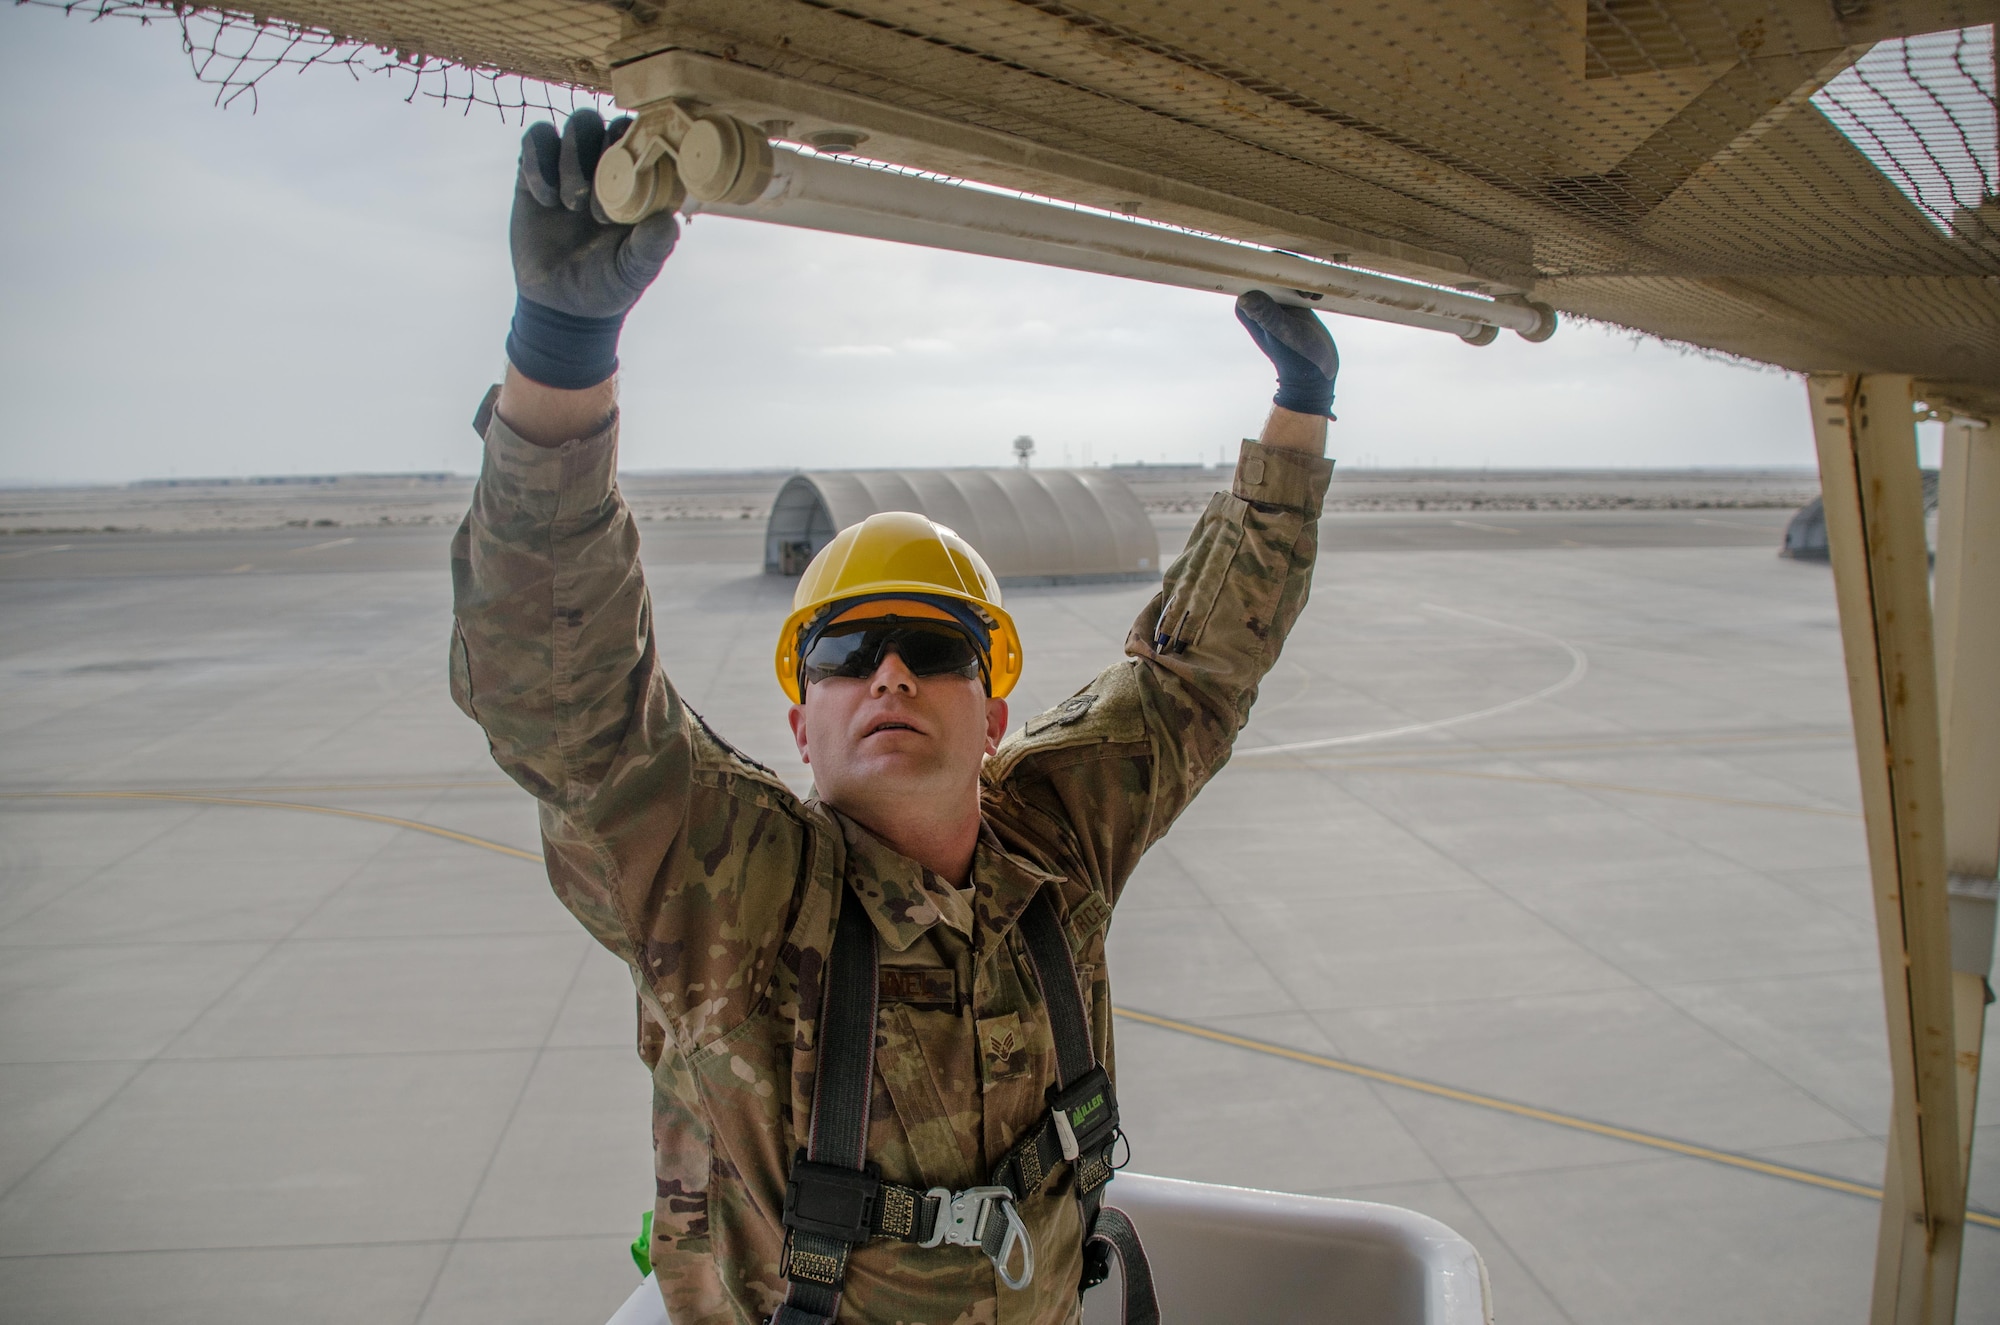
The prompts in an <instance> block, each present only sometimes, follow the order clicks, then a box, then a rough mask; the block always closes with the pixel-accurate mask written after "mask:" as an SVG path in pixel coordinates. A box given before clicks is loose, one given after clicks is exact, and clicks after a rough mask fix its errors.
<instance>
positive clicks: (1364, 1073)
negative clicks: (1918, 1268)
mask: <svg viewBox="0 0 2000 1325" xmlns="http://www.w3.org/2000/svg"><path fill="white" fill-rule="evenodd" d="M1112 1011H1113V1012H1115V1013H1117V1014H1118V1015H1119V1016H1121V1017H1123V1018H1125V1019H1126V1020H1128V1021H1136V1022H1139V1023H1141V1024H1142V1025H1146V1026H1157V1027H1159V1028H1160V1029H1161V1030H1166V1031H1173V1032H1175V1033H1176V1034H1179V1035H1191V1036H1194V1037H1195V1038H1196V1039H1201V1040H1213V1041H1214V1042H1215V1043H1217V1044H1227V1045H1231V1046H1233V1047H1235V1048H1238V1049H1248V1050H1250V1051H1251V1052H1252V1053H1260V1054H1269V1055H1270V1056H1272V1057H1273V1058H1289V1059H1291V1060H1292V1061H1293V1062H1295V1063H1304V1064H1306V1065H1307V1066H1309V1067H1323V1068H1326V1069H1328V1070H1329V1071H1333V1072H1344V1073H1346V1074H1347V1075H1348V1076H1354V1077H1361V1078H1364V1079H1365V1080H1368V1081H1379V1082H1381V1083H1382V1084H1383V1085H1385V1086H1397V1087H1400V1088H1401V1089H1403V1090H1414V1091H1417V1092H1419V1093H1420V1094H1424V1095H1432V1096H1435V1097H1437V1098H1438V1099H1445V1100H1455V1101H1457V1102H1458V1103H1460V1104H1471V1105H1476V1106H1478V1107H1479V1108H1482V1109H1492V1110H1495V1111H1496V1112H1499V1113H1511V1114H1513V1115H1514V1116H1516V1117H1518V1118H1532V1119H1533V1120H1534V1121H1536V1122H1541V1123H1551V1124H1553V1125H1555V1126H1557V1127H1567V1128H1570V1129H1571V1130H1573V1131H1578V1132H1590V1133H1593V1134H1595V1135H1597V1136H1605V1137H1610V1138H1611V1139H1612V1140H1614V1141H1629V1142H1631V1143H1632V1144H1633V1145H1638V1146H1649V1147H1651V1148H1652V1149H1654V1150H1665V1151H1669V1152H1671V1153H1673V1154H1676V1155H1686V1156H1688V1157H1689V1158H1691V1159H1702V1160H1707V1161H1708V1162H1709V1163H1711V1164H1724V1165H1727V1166H1728V1167H1730V1168H1734V1169H1745V1170H1748V1171H1749V1172H1751V1173H1761V1174H1763V1175H1764V1176H1765V1177H1767V1178H1783V1179H1785V1180H1786V1181H1788V1182H1798V1183H1804V1184H1805V1185H1807V1186H1809V1187H1823V1188H1825V1189H1826V1190H1827V1191H1832V1192H1842V1193H1844V1194H1846V1195H1848V1196H1863V1197H1866V1198H1868V1199H1869V1200H1871V1201H1879V1200H1881V1199H1882V1189H1881V1188H1880V1187H1870V1186H1867V1185H1865V1184H1863V1183H1858V1182H1849V1181H1847V1180H1846V1179H1845V1178H1833V1177H1829V1176H1827V1175H1826V1174H1824V1173H1814V1172H1812V1171H1811V1170H1810V1169H1795V1168H1792V1167H1791V1166H1790V1165H1788V1164H1773V1163H1771V1162H1770V1161H1769V1160H1764V1159H1755V1158H1752V1157H1751V1156H1749V1155H1739V1154H1736V1153H1734V1152H1732V1151H1728V1150H1715V1149H1713V1148H1711V1147H1709V1146H1698V1145H1695V1144H1693V1143H1691V1142H1688V1141H1676V1140H1674V1139H1673V1138H1672V1137H1670V1136H1657V1135H1655V1134H1654V1133H1652V1132H1640V1131H1636V1130H1634V1129H1632V1128H1630V1127H1614V1126H1612V1125H1611V1124H1610V1123H1600V1122H1593V1121H1592V1120H1591V1119H1588V1118H1578V1117H1576V1116H1575V1115H1574V1114H1567V1113H1557V1112H1556V1111H1555V1110H1553V1109H1541V1108H1537V1107H1535V1106H1534V1105H1532V1104H1517V1103H1515V1102H1514V1101H1513V1100H1505V1099H1501V1098H1499V1097H1498V1096H1495V1095H1481V1094H1479V1093H1478V1092H1477V1091H1470V1090H1460V1089H1459V1088H1458V1087H1456V1086H1445V1085H1440V1084H1438V1083H1437V1082H1435V1081H1426V1080H1424V1079H1423V1078H1422V1077H1411V1076H1404V1075H1403V1074H1402V1073H1400V1072H1385V1071H1384V1070H1382V1069H1381V1068H1379V1067H1366V1066H1363V1065H1362V1064H1360V1063H1350V1062H1348V1061H1347V1060H1345V1059H1341V1058H1329V1057H1327V1056H1326V1055H1325V1054H1315V1053H1308V1052H1307V1051H1305V1050H1303V1049H1292V1048H1288V1047H1287V1046H1285V1045H1282V1044H1272V1043H1270V1042H1269V1041H1266V1040H1253V1039H1251V1038H1249V1037H1248V1036H1244V1035H1232V1034H1230V1033H1229V1032H1228V1031H1218V1030H1211V1029H1210V1028H1208V1027H1207V1026H1198V1025H1196V1024H1195V1023H1193V1022H1189V1021H1175V1020H1174V1019H1173V1018H1172V1017H1159V1016H1155V1015H1153V1014H1152V1013H1150V1012H1139V1011H1135V1010H1134V1009H1132V1008H1121V1007H1114V1008H1113V1009H1112ZM1965 1222H1967V1223H1968V1224H1981V1225H1984V1226H1985V1227H1987V1228H2000V1215H1989V1214H1984V1213H1981V1212H1980V1211H1977V1210H1968V1211H1966V1212H1965Z"/></svg>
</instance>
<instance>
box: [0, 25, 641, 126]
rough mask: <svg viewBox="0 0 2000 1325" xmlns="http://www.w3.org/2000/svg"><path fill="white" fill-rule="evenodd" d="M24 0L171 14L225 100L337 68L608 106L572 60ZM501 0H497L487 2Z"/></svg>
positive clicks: (455, 101)
mask: <svg viewBox="0 0 2000 1325" xmlns="http://www.w3.org/2000/svg"><path fill="white" fill-rule="evenodd" d="M14 4H15V5H16V6H17V7H21V8H34V9H54V10H58V11H61V12H62V13H64V14H68V15H72V16H80V17H84V18H88V19H90V20H92V21H98V20H104V19H129V20H135V21H137V22H140V23H146V24H152V23H171V24H174V25H176V26H177V27H178V29H179V31H180V38H181V49H182V50H183V51H184V52H185V53H186V54H187V57H188V63H189V65H190V66H191V68H192V70H193V73H194V76H195V78H196V80H197V81H199V82H201V83H204V84H206V85H208V86H211V87H213V88H215V101H216V104H217V105H219V106H238V105H248V106H249V107H250V108H252V109H255V107H256V105H257V102H258V97H259V90H260V88H262V87H263V85H264V83H265V81H266V80H267V79H268V78H270V77H271V75H273V74H276V73H280V72H286V71H289V72H294V73H297V72H303V71H305V70H307V69H327V70H338V71H342V72H345V73H346V74H348V75H349V76H350V77H354V78H361V77H363V76H369V77H380V78H391V79H394V80H397V81H399V82H400V83H402V84H403V85H404V86H405V87H406V88H407V99H408V100H410V101H412V102H415V101H434V102H438V103H440V104H443V105H455V106H461V107H463V108H464V109H466V110H471V109H472V108H473V107H475V106H483V107H488V108H491V109H494V110H497V111H499V112H500V113H501V114H502V115H503V116H508V117H510V118H517V119H518V118H525V117H527V116H530V115H558V116H560V115H566V114H568V113H569V112H570V111H573V110H575V109H576V108H577V107H579V106H584V105H591V106H600V107H601V106H602V105H604V104H605V103H606V100H607V99H606V97H605V95H604V92H603V90H602V89H601V87H600V86H598V85H597V78H596V75H599V74H601V72H602V71H601V70H597V69H594V68H593V69H578V68H577V67H576V66H575V65H574V64H572V65H570V66H568V67H566V72H567V73H568V74H569V77H567V78H564V79H562V80H561V81H554V82H552V81H550V80H548V79H546V78H539V77H533V76H529V75H527V74H524V73H522V72H519V71H514V70H509V69H505V68H499V67H495V66H492V65H489V64H482V63H467V62H464V61H460V60H454V59H449V58H444V57H440V56H438V55H436V54H434V53H431V52H428V51H426V50H425V49H422V48H421V47H398V46H395V45H393V44H379V43H375V42H370V41H367V40H356V39H354V38H351V37H348V36H345V35H343V34H341V33H338V32H335V31H331V30H328V29H325V28H316V27H313V26H310V25H308V24H304V23H298V22H285V21H281V20H274V19H271V18H269V17H268V16H265V15H262V14H257V13H252V12H249V11H237V10H231V9H203V8H197V7H195V6H192V5H187V4H175V3H171V0H165V2H163V0H14ZM487 7H488V8H496V7H497V6H487Z"/></svg>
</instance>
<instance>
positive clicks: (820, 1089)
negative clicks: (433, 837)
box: [771, 888, 1159, 1325]
mask: <svg viewBox="0 0 2000 1325" xmlns="http://www.w3.org/2000/svg"><path fill="white" fill-rule="evenodd" d="M1020 929H1021V938H1022V942H1023V944H1024V946H1025V947H1026V949H1027V953H1028V960H1029V963H1030V964H1031V965H1032V966H1033V967H1034V968H1035V979H1036V983H1037V984H1038V985H1040V986H1041V990H1042V1002H1043V1003H1044V1005H1045V1006H1046V1007H1047V1009H1048V1017H1049V1032H1050V1036H1051V1038H1052V1039H1053V1040H1054V1041H1055V1049H1056V1084H1055V1085H1054V1086H1053V1087H1051V1088H1050V1090H1049V1111H1048V1113H1046V1114H1045V1115H1043V1117H1042V1120H1041V1121H1040V1123H1038V1124H1037V1125H1036V1126H1035V1127H1033V1128H1031V1129H1030V1130H1029V1132H1028V1134H1027V1135H1026V1136H1024V1137H1022V1138H1021V1139H1020V1140H1019V1141H1017V1142H1016V1143H1015V1144H1014V1147H1013V1149H1011V1150H1009V1151H1008V1152H1007V1154H1006V1156H1005V1157H1004V1158H1002V1159H1001V1161H1000V1163H998V1164H997V1165H995V1166H994V1169H993V1173H992V1175H991V1176H990V1178H989V1179H988V1182H989V1184H990V1186H989V1187H987V1188H983V1189H979V1188H975V1189H972V1190H971V1191H969V1192H966V1193H951V1192H946V1191H944V1190H942V1189H934V1190H932V1191H929V1192H922V1191H918V1190H917V1189H916V1188H913V1187H904V1186H902V1185H900V1184H898V1183H891V1182H884V1181H882V1178H881V1175H880V1174H879V1173H878V1172H877V1171H876V1170H875V1169H874V1168H872V1167H871V1166H869V1164H868V1163H867V1154H868V1102H869V1096H870V1090H871V1085H872V1079H873V1076H874V1070H875V1016H876V1011H877V1000H878V997H879V992H880V985H879V979H880V977H879V975H878V973H877V970H876V957H875V932H874V926H873V924H872V923H871V922H870V921H869V919H868V915H867V912H866V911H864V910H863V909H862V907H861V903H860V901H859V899H858V898H856V897H855V896H854V894H853V892H852V890H851V889H846V888H843V889H842V890H841V907H840V920H839V924H838V926H837V928H836V930H835V933H834V941H833V951H832V953H831V954H830V955H829V957H828V959H827V973H826V984H825V988H824V991H823V993H822V995H821V1001H820V1033H819V1046H818V1050H819V1068H818V1076H817V1078H816V1079H815V1081H814V1083H813V1114H812V1121H811V1124H810V1126H809V1129H808V1145H807V1148H806V1149H805V1150H802V1151H800V1152H799V1153H798V1154H797V1155H796V1156H794V1157H793V1160H792V1168H791V1173H790V1175H789V1176H788V1178H787V1180H786V1184H785V1210H784V1223H785V1230H786V1231H785V1252H784V1260H783V1263H782V1264H781V1266H780V1267H779V1268H780V1272H781V1273H783V1274H784V1276H785V1278H786V1280H787V1281H788V1284H789V1287H788V1291H787V1292H786V1295H785V1301H784V1304H783V1305H782V1306H780V1307H779V1308H778V1311H777V1314H776V1315H774V1316H772V1317H771V1325H832V1322H833V1320H834V1318H835V1317H836V1316H837V1315H838V1314H839V1312H840V1296H841V1289H842V1285H843V1284H844V1283H845V1281H846V1277H847V1258H848V1256H849V1254H850V1253H851V1252H852V1250H853V1248H854V1247H856V1246H858V1245H860V1244H861V1243H864V1242H867V1241H868V1240H869V1239H870V1238H872V1237H890V1238H897V1239H900V1240H902V1241H905V1242H915V1243H918V1244H920V1245H923V1246H927V1247H934V1246H937V1245H938V1244H939V1242H941V1241H943V1240H944V1239H945V1237H946V1234H947V1231H948V1230H953V1229H955V1227H956V1226H955V1225H953V1224H950V1223H946V1224H945V1225H944V1227H942V1228H941V1227H940V1224H941V1223H942V1222H943V1221H947V1220H956V1219H958V1218H960V1217H961V1216H962V1212H961V1209H960V1203H959V1202H957V1201H955V1200H954V1197H958V1196H962V1197H964V1199H965V1201H967V1202H971V1201H975V1200H977V1201H978V1202H979V1208H980V1209H981V1210H985V1209H987V1207H988V1204H989V1199H990V1198H989V1194H990V1197H997V1198H999V1200H1000V1202H1001V1203H1002V1205H1003V1206H1004V1205H1005V1201H1006V1198H1007V1196H1008V1195H1009V1194H1010V1193H1011V1194H1012V1197H1013V1199H1014V1201H1016V1202H1019V1201H1023V1200H1026V1199H1027V1198H1028V1197H1029V1196H1031V1195H1033V1194H1034V1193H1035V1192H1037V1191H1040V1190H1041V1188H1042V1186H1043V1184H1044V1183H1045V1182H1047V1181H1048V1179H1049V1177H1050V1175H1051V1174H1053V1173H1054V1172H1055V1171H1056V1170H1057V1169H1059V1168H1060V1167H1061V1166H1062V1165H1063V1164H1064V1163H1065V1162H1067V1163H1068V1164H1069V1165H1070V1166H1071V1167H1072V1169H1073V1170H1074V1171H1075V1174H1076V1199H1077V1203H1078V1206H1079V1207H1080V1209H1079V1214H1080V1215H1081V1216H1082V1220H1083V1228H1084V1274H1083V1282H1082V1287H1083V1288H1091V1287H1094V1286H1095V1285H1097V1284H1100V1283H1102V1282H1103V1281H1104V1280H1105V1279H1106V1278H1107V1277H1108V1276H1109V1274H1110V1258H1111V1256H1112V1255H1114V1254H1115V1255H1116V1256H1117V1257H1118V1261H1119V1264H1120V1265H1121V1266H1122V1267H1123V1269H1124V1272H1125V1303H1124V1306H1125V1313H1124V1320H1125V1322H1126V1325H1158V1322H1159V1307H1158V1303H1157V1302H1156V1300H1155V1298H1154V1293H1153V1280H1152V1275H1151V1272H1150V1271H1149V1269H1148V1268H1147V1265H1146V1252H1145V1248H1144V1247H1143V1246H1141V1245H1140V1242H1139V1236H1138V1234H1137V1232H1135V1231H1134V1230H1133V1228H1132V1221H1131V1220H1130V1219H1129V1218H1127V1217H1126V1215H1125V1214H1124V1212H1123V1211H1120V1210H1116V1209H1111V1208H1107V1207H1103V1198H1104V1185H1105V1184H1106V1183H1107V1182H1109V1181H1110V1180H1111V1177H1112V1174H1113V1172H1114V1169H1113V1167H1112V1164H1111V1153H1112V1150H1113V1148H1114V1147H1115V1146H1116V1145H1117V1143H1118V1137H1119V1135H1120V1133H1119V1130H1118V1102H1117V1098H1116V1096H1115V1095H1114V1094H1113V1092H1112V1089H1111V1079H1110V1077H1109V1075H1108V1074H1106V1072H1105V1071H1104V1069H1103V1068H1102V1067H1100V1066H1099V1065H1098V1062H1097V1053H1096V1050H1095V1049H1094V1048H1093V1047H1092V1044H1091V1039H1090V1020H1089V1017H1088V1015H1087V1014H1086V1012H1085V1010H1084V1005H1083V994H1082V990H1081V989H1080V988H1079V987H1078V985H1077V980H1076V964H1075V962H1074V961H1073V960H1072V958H1071V956H1070V948H1069V939H1068V937H1067V936H1066V935H1065V934H1064V933H1063V927H1062V921H1061V920H1060V919H1059V918H1058V917H1057V915H1056V911H1055V905H1054V903H1052V902H1051V901H1050V900H1049V897H1048V894H1047V893H1046V892H1045V891H1044V892H1037V893H1036V894H1035V896H1034V898H1033V899H1032V900H1030V901H1029V903H1028V906H1027V908H1026V909H1025V910H1023V911H1022V913H1021V919H1020ZM1003 1189H1004V1190H1003ZM979 1218H981V1219H983V1220H984V1221H985V1226H984V1228H982V1229H980V1230H978V1232H979V1239H978V1243H977V1244H976V1245H980V1246H981V1247H982V1249H983V1250H984V1251H985V1252H986V1254H987V1255H988V1256H989V1257H991V1258H992V1259H993V1261H994V1264H995V1266H996V1267H1002V1268H1001V1273H1002V1277H1003V1278H1006V1277H1007V1271H1006V1270H1005V1269H1004V1265H1005V1264H1007V1263H1010V1255H1009V1252H1008V1250H1007V1248H1008V1247H1009V1246H1011V1242H1010V1241H1009V1239H1010V1238H1011V1237H1012V1236H1014V1235H1015V1234H1019V1235H1020V1236H1021V1238H1022V1242H1023V1245H1024V1246H1027V1261H1026V1265H1027V1268H1026V1270H1025V1271H1024V1272H1023V1273H1024V1278H1023V1281H1022V1286H1025V1283H1026V1278H1025V1276H1026V1275H1032V1273H1033V1265H1034V1262H1033V1255H1032V1246H1028V1245H1027V1241H1026V1237H1025V1230H1024V1229H1023V1228H1022V1226H1021V1224H1020V1220H1019V1217H1018V1214H1017V1213H1016V1212H1015V1211H1014V1210H1013V1208H1012V1207H1011V1206H1005V1219H1004V1220H1003V1219H1001V1218H999V1217H993V1216H991V1215H986V1214H982V1215H980V1216H979ZM1010 1229H1011V1230H1012V1233H1010V1232H1009V1230H1010ZM961 1232H962V1231H961ZM951 1240H952V1241H954V1242H960V1241H962V1240H963V1239H962V1236H953V1237H952V1238H951ZM1008 1282H1009V1283H1010V1284H1011V1283H1013V1280H1012V1279H1008Z"/></svg>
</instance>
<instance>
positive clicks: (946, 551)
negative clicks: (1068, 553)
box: [777, 511, 1021, 704]
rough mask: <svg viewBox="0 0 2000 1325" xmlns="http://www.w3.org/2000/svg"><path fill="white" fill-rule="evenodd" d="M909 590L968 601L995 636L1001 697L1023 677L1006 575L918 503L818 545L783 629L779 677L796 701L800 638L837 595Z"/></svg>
mask: <svg viewBox="0 0 2000 1325" xmlns="http://www.w3.org/2000/svg"><path fill="white" fill-rule="evenodd" d="M900 594H907V595H910V596H912V597H916V598H919V599H921V598H944V599H951V600H955V601H956V602H960V603H964V604H966V605H967V606H969V607H970V608H971V609H972V610H973V612H974V613H975V614H976V615H977V616H978V617H979V618H980V620H981V621H982V622H983V623H984V624H985V626H986V628H987V630H988V632H989V634H990V637H991V643H990V645H989V652H988V654H987V673H988V676H989V678H990V680H991V684H992V691H993V697H994V698H995V699H1000V698H1003V697H1005V696H1006V694H1007V692H1008V691H1010V690H1012V689H1013V688H1014V683H1015V682H1016V681H1018V680H1020V679H1021V636H1020V633H1019V632H1018V631H1016V630H1015V629H1014V618H1012V617H1010V616H1008V615H1007V613H1006V610H1005V609H1003V608H1002V607H1001V606H1000V581H999V580H997V579H995V578H994V576H993V572H992V571H991V570H990V569H988V567H987V565H986V559H985V558H984V557H982V556H980V555H979V554H978V553H977V552H975V551H973V550H972V544H970V543H968V542H966V541H965V540H964V539H963V538H960V537H959V536H958V535H957V534H955V533H953V532H952V531H951V530H949V529H947V528H945V527H944V526H943V525H941V524H938V523H937V522H936V521H934V520H927V519H925V518H924V517H923V516H921V515H918V514H916V513H914V512H912V511H882V512H880V513H878V514H875V515H871V516H869V517H868V518H867V519H866V520H863V521H862V522H861V523H860V524H855V525H849V526H848V527H847V528H845V529H843V530H841V531H840V532H839V533H837V534H835V535H834V536H833V541H832V542H831V543H828V544H827V545H826V546H825V547H823V548H821V549H820V550H819V555H818V556H816V557H814V558H813V559H812V564H811V565H809V566H807V567H806V571H805V574H803V575H801V576H799V587H798V590H797V592H795V593H794V594H793V595H792V614H791V615H790V616H788V617H786V618H785V624H784V628H783V629H781V630H780V631H779V632H778V656H777V668H778V684H779V685H780V686H782V687H784V691H785V693H786V694H787V695H789V696H791V700H792V702H793V703H794V704H803V703H804V702H805V695H804V692H803V691H802V690H801V689H800V688H799V641H800V638H801V637H802V636H803V635H804V633H805V630H806V628H807V627H808V626H810V625H812V624H813V623H814V622H815V621H817V620H818V619H819V618H820V616H821V614H823V613H824V612H825V611H826V610H827V608H829V607H831V606H832V605H833V604H835V603H839V602H843V601H846V600H848V599H854V598H882V597H895V596H897V595H900Z"/></svg>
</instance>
